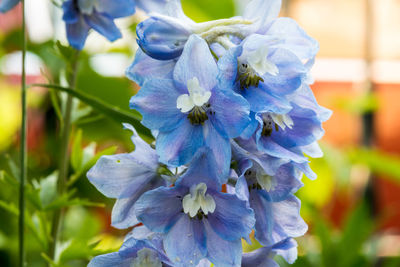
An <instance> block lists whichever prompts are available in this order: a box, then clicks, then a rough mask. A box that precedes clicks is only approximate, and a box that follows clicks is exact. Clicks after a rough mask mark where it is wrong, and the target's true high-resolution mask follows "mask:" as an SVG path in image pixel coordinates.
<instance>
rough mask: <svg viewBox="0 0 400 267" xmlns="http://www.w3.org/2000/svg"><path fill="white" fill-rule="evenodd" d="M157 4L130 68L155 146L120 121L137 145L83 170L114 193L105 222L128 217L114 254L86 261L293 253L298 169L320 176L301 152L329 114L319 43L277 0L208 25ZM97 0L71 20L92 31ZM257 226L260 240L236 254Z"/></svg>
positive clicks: (173, 3) (290, 257)
mask: <svg viewBox="0 0 400 267" xmlns="http://www.w3.org/2000/svg"><path fill="white" fill-rule="evenodd" d="M70 2H74V3H75V5H76V3H78V5H79V3H80V1H70ZM93 2H95V1H93ZM103 2H107V1H97V2H96V3H98V6H97V5H96V8H97V7H100V6H101V5H100V3H103ZM118 2H129V1H112V3H113V5H118V4H117V3H118ZM160 2H162V6H160V5H155V6H154V8H155V9H154V10H153V11H154V12H152V13H150V17H149V18H148V19H146V20H145V21H143V22H142V23H140V24H139V25H138V26H137V36H138V44H139V46H140V49H139V50H138V51H137V54H136V58H135V60H134V62H133V64H132V65H131V66H130V67H129V68H128V69H127V72H126V74H127V76H128V78H130V79H132V80H133V81H135V82H136V83H137V84H139V85H140V86H141V89H140V91H139V92H138V93H137V94H136V95H135V96H134V97H132V99H131V101H130V106H131V108H133V109H136V110H138V111H139V112H140V113H141V114H142V116H143V120H142V124H143V125H144V126H146V127H148V128H149V129H151V130H152V132H153V134H154V136H155V148H153V146H151V145H149V144H147V143H146V142H144V141H143V140H142V139H141V138H140V137H139V136H138V134H137V133H136V132H135V129H133V127H132V126H130V125H125V127H126V128H129V129H130V130H131V131H132V132H133V137H132V141H133V143H134V144H135V150H134V151H133V152H131V153H127V154H118V155H114V156H103V157H102V158H100V160H99V161H98V162H97V164H96V165H95V166H94V167H93V168H92V169H91V170H90V171H89V172H88V174H87V176H88V178H89V180H90V181H91V183H92V184H93V185H94V186H96V188H97V189H98V190H99V191H100V192H102V193H103V194H104V195H106V196H107V197H110V198H116V199H117V201H116V203H115V206H114V208H113V211H112V225H113V226H114V227H116V228H120V229H126V228H129V227H133V226H135V227H134V230H133V231H132V232H131V233H130V234H129V235H128V236H127V238H126V240H125V242H124V245H123V246H122V247H121V249H120V251H119V252H116V253H111V254H106V255H101V256H98V257H95V258H94V259H93V260H92V261H91V263H90V266H154V267H155V266H210V265H211V263H212V264H214V266H223V267H224V266H248V267H250V266H251V267H254V266H276V265H277V264H276V263H275V262H274V260H273V257H274V256H275V255H277V254H279V255H281V256H282V257H284V258H285V259H286V260H287V261H288V262H289V263H292V262H293V261H294V260H295V259H296V257H297V249H296V247H297V244H296V242H295V240H294V239H293V238H295V237H299V236H301V235H303V234H304V233H305V232H306V231H307V225H306V224H305V222H304V221H303V220H302V218H301V217H300V214H299V210H300V201H299V199H298V198H296V196H294V193H295V192H296V191H297V190H298V189H299V188H300V187H302V186H303V183H302V182H301V178H302V176H303V174H305V175H306V176H307V177H308V178H310V179H314V178H316V175H315V174H314V173H313V172H312V170H311V169H310V167H309V165H308V157H307V156H310V157H320V156H322V152H321V150H320V149H319V146H318V144H317V140H318V139H320V138H321V137H322V135H323V133H324V131H323V129H322V127H321V124H322V122H324V121H326V120H327V119H328V118H329V116H330V114H331V112H330V111H329V110H327V109H325V108H323V107H321V106H319V105H318V104H317V102H316V100H315V98H314V96H313V93H312V91H311V89H310V87H309V84H310V83H311V82H312V79H311V77H310V68H311V66H312V65H313V61H314V58H315V55H316V53H317V51H318V43H317V42H316V41H315V40H314V39H312V38H311V37H309V36H308V35H307V34H306V33H305V32H304V31H303V30H302V29H301V28H300V27H299V26H298V24H297V23H296V22H295V21H293V20H291V19H289V18H278V13H279V10H280V6H281V1H280V0H252V1H251V2H249V4H248V5H247V7H246V9H245V10H244V12H243V14H242V16H238V17H234V18H230V19H222V20H216V21H210V22H204V23H195V22H194V21H192V20H191V19H190V18H188V17H187V16H186V15H185V14H184V12H183V11H182V8H181V5H180V1H179V0H169V1H160ZM109 3H111V1H109ZM114 3H115V4H114ZM148 3H149V8H151V4H150V3H152V1H149V2H148ZM65 5H67V4H65ZM110 5H111V4H110ZM86 8H88V9H86ZM96 8H93V6H91V7H90V8H89V7H85V8H80V10H81V15H79V18H78V20H81V19H82V18H83V19H84V21H85V23H87V24H88V25H90V26H91V27H93V28H94V29H96V30H98V29H99V28H98V27H97V28H96V27H95V24H91V21H93V18H94V17H96V16H97V13H96V12H98V10H100V9H96ZM84 10H90V11H91V12H92V13H90V14H89V12H86V11H84ZM105 10H107V12H110V10H113V11H114V10H122V9H119V8H118V9H112V8H108V9H105ZM127 10H128V9H124V11H127ZM116 13H118V12H117V11H116ZM75 15H76V14H75ZM75 15H74V16H75ZM111 17H112V16H111ZM111 17H110V18H111ZM114 17H116V16H114ZM67 23H68V22H67ZM112 28H113V27H110V28H108V30H110V29H112ZM106 36H107V35H106ZM306 155H307V156H306ZM138 225H142V226H138ZM252 233H254V237H255V239H256V240H257V241H258V242H259V243H260V244H261V245H262V248H260V249H258V250H256V251H253V252H250V253H243V252H242V239H244V240H246V241H247V242H251V240H250V236H251V235H252ZM132 264H133V265H132Z"/></svg>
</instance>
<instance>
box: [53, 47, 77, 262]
mask: <svg viewBox="0 0 400 267" xmlns="http://www.w3.org/2000/svg"><path fill="white" fill-rule="evenodd" d="M78 57H79V51H76V54H75V55H74V57H73V58H72V59H71V65H70V66H71V69H70V70H71V73H70V75H69V77H68V83H69V86H71V87H72V88H75V86H76V76H77V70H78V68H77V67H78ZM72 106H73V96H72V95H68V98H67V104H66V107H65V113H64V127H63V128H62V133H61V147H60V163H59V164H60V165H59V173H58V194H59V195H62V194H64V193H65V191H66V189H67V177H68V169H69V168H68V167H69V153H68V148H69V136H70V131H71V124H72V123H71V115H72ZM64 212H65V211H64V209H58V210H56V211H55V214H54V217H53V222H52V228H51V237H52V240H51V244H50V251H49V252H50V256H51V257H52V259H53V260H54V261H55V262H57V260H56V248H57V241H58V239H59V234H60V230H61V227H62V222H63V217H64Z"/></svg>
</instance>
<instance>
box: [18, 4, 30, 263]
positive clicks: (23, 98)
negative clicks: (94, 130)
mask: <svg viewBox="0 0 400 267" xmlns="http://www.w3.org/2000/svg"><path fill="white" fill-rule="evenodd" d="M21 6H22V35H23V37H22V73H21V106H22V125H21V155H20V157H21V163H20V164H21V172H20V173H21V177H20V184H19V220H18V233H19V235H18V239H19V240H18V241H19V266H20V267H23V266H24V265H25V242H24V241H25V236H24V234H25V231H24V226H25V182H26V177H27V162H28V157H27V138H26V136H27V112H26V110H27V104H26V95H27V94H26V74H25V56H26V47H27V45H26V43H27V37H26V29H25V0H21Z"/></svg>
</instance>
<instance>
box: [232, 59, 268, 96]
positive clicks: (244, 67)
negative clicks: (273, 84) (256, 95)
mask: <svg viewBox="0 0 400 267" xmlns="http://www.w3.org/2000/svg"><path fill="white" fill-rule="evenodd" d="M237 79H238V81H239V83H240V89H242V90H244V89H247V88H249V87H251V86H254V87H258V85H259V84H260V82H264V79H263V78H261V77H260V76H258V74H257V73H256V72H255V71H254V70H253V69H252V68H251V67H250V66H249V65H248V64H246V63H241V64H239V66H238V78H237Z"/></svg>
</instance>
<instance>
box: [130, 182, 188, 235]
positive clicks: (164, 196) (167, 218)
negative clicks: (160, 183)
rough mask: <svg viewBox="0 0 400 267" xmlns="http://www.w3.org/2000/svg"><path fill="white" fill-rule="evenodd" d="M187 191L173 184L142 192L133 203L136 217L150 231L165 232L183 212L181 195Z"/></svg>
mask: <svg viewBox="0 0 400 267" xmlns="http://www.w3.org/2000/svg"><path fill="white" fill-rule="evenodd" d="M187 192H188V190H187V189H183V188H178V187H176V186H175V187H172V188H167V187H159V188H157V189H154V190H151V191H149V192H147V193H144V194H143V195H142V196H141V197H140V198H139V200H138V201H137V202H136V204H135V214H136V217H137V218H138V220H139V221H140V222H142V223H143V224H144V225H145V226H146V227H147V228H149V229H150V230H151V231H153V232H159V233H166V232H168V231H169V230H170V229H171V227H172V226H173V225H174V224H175V223H176V221H177V220H178V219H179V215H180V214H183V212H182V197H183V195H184V194H186V193H187Z"/></svg>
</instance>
